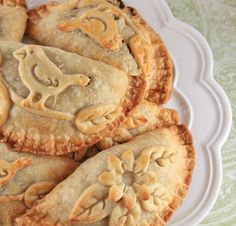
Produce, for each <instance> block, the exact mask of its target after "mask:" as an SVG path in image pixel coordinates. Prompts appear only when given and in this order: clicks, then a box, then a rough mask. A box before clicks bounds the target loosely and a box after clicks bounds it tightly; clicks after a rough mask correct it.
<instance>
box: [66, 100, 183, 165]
mask: <svg viewBox="0 0 236 226" xmlns="http://www.w3.org/2000/svg"><path fill="white" fill-rule="evenodd" d="M179 123H180V120H179V115H178V113H177V112H176V111H175V110H173V109H168V108H164V107H162V106H159V105H157V104H154V103H151V102H148V101H145V100H144V101H142V102H141V103H140V104H139V105H137V106H136V107H135V108H134V109H133V110H132V111H131V112H130V114H129V116H128V117H127V119H126V121H125V123H123V124H122V125H121V126H120V127H119V128H117V129H116V130H115V131H114V132H113V133H112V134H111V136H109V137H106V138H104V139H102V140H101V141H99V142H98V143H97V144H96V145H94V146H93V147H89V148H86V149H84V150H81V151H79V152H74V153H70V154H69V155H67V157H69V158H72V159H74V160H75V161H78V162H83V161H85V160H86V159H88V158H91V157H93V156H95V155H96V154H97V153H99V152H100V151H101V150H105V149H108V148H110V147H112V146H114V145H117V144H123V143H125V142H127V141H130V140H132V139H133V138H134V137H136V136H138V135H141V134H143V133H145V132H148V131H151V130H154V129H156V128H163V127H169V126H173V125H178V124H179Z"/></svg>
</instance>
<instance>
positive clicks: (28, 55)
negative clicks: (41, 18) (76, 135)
mask: <svg viewBox="0 0 236 226" xmlns="http://www.w3.org/2000/svg"><path fill="white" fill-rule="evenodd" d="M13 55H14V57H15V58H16V59H17V60H18V61H19V74H20V77H21V79H22V81H23V83H24V85H25V86H26V87H27V88H28V89H29V91H30V92H29V95H28V97H27V98H26V99H22V98H21V97H20V96H19V95H17V94H16V93H14V92H12V93H13V96H14V99H15V101H16V102H17V103H18V104H20V105H21V106H22V107H24V108H27V109H32V110H34V111H37V113H38V114H42V115H45V114H47V116H51V117H53V118H58V119H64V120H72V119H73V118H74V116H73V115H71V114H68V113H63V112H57V111H53V110H50V109H48V108H47V107H46V106H45V104H46V101H47V100H48V98H49V97H51V96H53V97H54V98H57V96H58V95H59V94H60V93H61V92H63V91H64V90H65V89H66V88H67V87H69V86H82V87H84V86H86V85H88V83H89V82H90V78H88V77H86V76H85V75H82V74H69V75H68V74H64V73H63V72H62V71H61V70H60V69H59V68H58V67H57V66H56V65H55V64H54V63H52V61H50V59H49V58H48V57H47V56H46V54H45V53H44V51H43V50H42V48H40V47H38V46H36V45H28V46H24V47H23V48H21V49H19V50H16V51H15V52H14V53H13ZM20 99H22V100H20Z"/></svg>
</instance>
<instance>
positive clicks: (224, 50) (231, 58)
mask: <svg viewBox="0 0 236 226" xmlns="http://www.w3.org/2000/svg"><path fill="white" fill-rule="evenodd" d="M167 3H168V5H169V6H170V8H171V10H172V12H173V14H174V15H175V17H177V18H178V19H180V20H182V21H184V22H186V23H188V24H191V25H193V26H194V27H195V28H197V29H198V30H199V31H200V32H201V33H202V34H203V35H204V36H205V37H206V39H207V40H208V42H209V44H210V46H211V48H212V51H213V55H214V76H215V78H216V80H217V81H218V82H219V83H220V84H221V86H222V87H223V88H224V90H225V91H226V93H227V95H228V97H229V99H230V102H231V105H232V110H233V125H232V131H231V134H230V137H229V139H228V141H227V142H226V144H225V145H224V147H223V149H222V159H223V169H224V174H223V184H222V186H221V191H220V194H219V196H218V199H217V202H216V204H215V206H214V208H213V209H212V211H211V212H210V213H209V214H208V216H207V218H206V219H205V220H204V221H203V222H202V223H201V224H200V225H201V226H203V225H204V226H206V225H207V226H219V225H220V226H236V0H167ZM186 226H187V225H186Z"/></svg>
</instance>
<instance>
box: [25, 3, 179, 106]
mask: <svg viewBox="0 0 236 226" xmlns="http://www.w3.org/2000/svg"><path fill="white" fill-rule="evenodd" d="M109 2H111V3H113V4H115V5H117V6H119V7H120V8H119V7H116V6H114V5H113V4H111V3H109ZM27 30H28V34H29V35H30V37H31V38H33V39H35V40H36V41H38V42H39V43H42V44H44V45H49V46H55V47H59V48H62V49H65V50H68V51H72V52H76V53H78V54H81V55H83V56H86V57H89V58H92V59H95V60H99V61H103V62H105V63H107V64H110V65H113V66H115V67H118V68H120V69H122V70H124V71H125V72H126V73H128V74H129V75H132V76H133V75H135V76H139V77H140V76H144V77H146V79H147V80H148V87H147V93H146V98H147V99H150V100H151V101H153V102H156V103H158V104H162V103H165V102H166V101H167V100H168V99H169V97H170V94H171V88H172V82H173V74H174V72H173V63H172V60H171V57H170V55H169V53H168V51H167V49H166V46H165V44H164V43H163V41H162V40H161V39H160V37H159V35H157V34H156V33H155V32H154V31H153V30H151V29H150V28H149V27H148V26H147V25H146V24H145V23H144V21H143V19H142V18H141V17H140V16H139V15H138V14H135V15H134V11H132V12H131V13H130V10H129V9H128V8H124V4H122V3H121V2H119V1H105V0H80V1H79V0H68V1H55V2H50V3H47V4H45V5H41V6H39V7H38V8H36V9H33V10H32V11H30V12H29V23H28V29H27Z"/></svg>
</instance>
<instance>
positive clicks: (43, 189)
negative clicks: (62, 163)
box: [24, 182, 56, 208]
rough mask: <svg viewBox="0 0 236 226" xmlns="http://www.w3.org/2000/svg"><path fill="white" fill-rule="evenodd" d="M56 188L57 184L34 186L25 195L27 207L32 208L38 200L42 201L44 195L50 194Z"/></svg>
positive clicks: (43, 183)
mask: <svg viewBox="0 0 236 226" xmlns="http://www.w3.org/2000/svg"><path fill="white" fill-rule="evenodd" d="M55 186H56V183H54V182H38V183H35V184H32V185H31V186H30V187H29V188H28V189H27V190H26V192H25V195H24V200H25V204H26V206H28V207H29V208H31V207H32V206H33V205H34V204H35V202H36V201H37V200H39V199H41V198H42V197H43V196H44V195H46V194H47V193H49V192H50V191H51V190H52V189H53V188H54V187H55Z"/></svg>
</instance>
